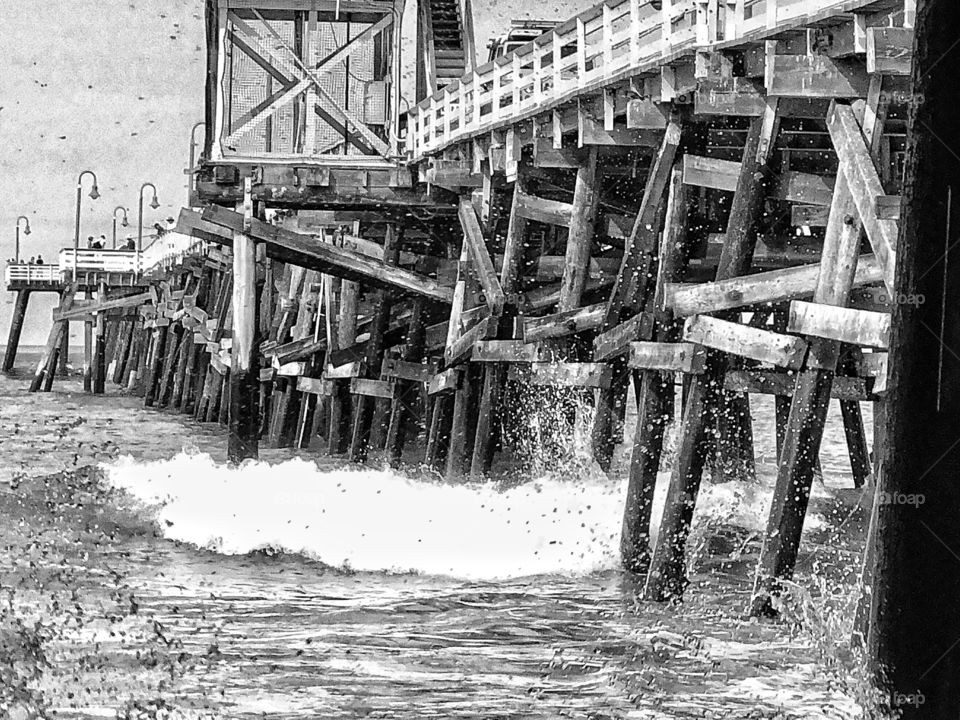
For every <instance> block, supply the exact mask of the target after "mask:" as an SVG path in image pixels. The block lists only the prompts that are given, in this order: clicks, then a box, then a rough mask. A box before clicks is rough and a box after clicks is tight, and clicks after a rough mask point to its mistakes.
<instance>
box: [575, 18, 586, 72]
mask: <svg viewBox="0 0 960 720" xmlns="http://www.w3.org/2000/svg"><path fill="white" fill-rule="evenodd" d="M586 75H587V29H586V26H585V25H584V23H583V20H581V19H580V18H577V87H583V85H584V83H586V81H587V78H586Z"/></svg>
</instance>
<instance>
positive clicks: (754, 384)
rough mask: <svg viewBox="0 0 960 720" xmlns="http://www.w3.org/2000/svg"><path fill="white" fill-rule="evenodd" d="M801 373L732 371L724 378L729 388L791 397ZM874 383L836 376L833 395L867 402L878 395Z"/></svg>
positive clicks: (838, 397) (861, 378)
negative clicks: (874, 392) (873, 387)
mask: <svg viewBox="0 0 960 720" xmlns="http://www.w3.org/2000/svg"><path fill="white" fill-rule="evenodd" d="M796 382H797V376H796V375H794V374H791V373H786V372H779V371H777V370H731V371H729V372H727V374H726V377H725V379H724V387H726V388H727V389H728V390H734V391H736V392H744V393H761V394H764V395H778V396H781V397H790V396H792V395H793V391H794V388H795V387H796ZM871 386H872V383H871V382H869V380H868V379H867V378H863V377H836V378H834V379H833V387H832V388H831V390H830V397H832V398H835V399H837V400H856V401H867V400H875V399H876V398H875V397H874V395H873V394H872V393H871V391H870V387H871Z"/></svg>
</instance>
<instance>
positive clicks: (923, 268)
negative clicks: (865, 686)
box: [870, 0, 960, 720]
mask: <svg viewBox="0 0 960 720" xmlns="http://www.w3.org/2000/svg"><path fill="white" fill-rule="evenodd" d="M915 32H916V36H915V40H914V59H913V83H914V84H913V104H912V107H911V112H910V120H909V129H908V135H907V154H906V171H905V174H906V182H905V187H904V189H903V198H902V205H901V210H900V218H901V220H900V223H901V224H900V236H899V243H898V248H897V267H896V285H895V287H896V294H897V296H899V297H905V298H910V297H916V298H922V300H923V302H922V303H913V304H911V303H894V306H893V324H892V336H891V340H890V357H889V372H890V377H889V381H888V387H889V389H888V396H887V404H888V406H887V422H886V442H885V444H884V447H883V451H882V453H881V458H882V463H881V468H880V472H879V475H880V487H879V493H878V500H879V502H880V507H879V513H878V516H877V521H878V525H877V533H876V542H875V544H874V550H875V553H876V576H875V581H874V587H873V593H872V598H873V607H872V618H873V624H872V628H871V634H870V646H871V648H872V649H873V650H874V657H875V658H876V660H877V661H878V662H879V667H880V669H881V670H882V671H883V673H884V678H885V685H886V688H887V689H888V690H889V692H890V693H891V696H890V700H891V702H890V704H891V705H892V706H895V708H896V709H897V710H899V711H900V712H901V713H902V715H901V717H902V718H904V719H905V720H914V719H918V718H922V719H923V720H948V719H949V720H955V718H957V717H958V715H960V643H958V642H957V640H958V638H960V608H958V605H957V597H958V595H960V561H958V559H957V555H958V554H960V522H958V521H957V518H958V517H960V483H958V482H957V479H958V477H960V442H958V425H957V417H958V416H960V355H958V353H960V316H958V315H957V313H956V311H955V310H954V308H955V307H956V303H957V301H958V298H960V296H958V291H960V246H958V245H957V241H956V238H957V229H958V228H960V160H958V154H960V144H958V142H957V133H956V130H957V128H958V127H960V103H958V102H957V98H958V97H960V55H958V54H957V49H956V41H957V38H958V37H960V4H958V3H956V2H954V0H920V2H918V4H917V20H916V31H915Z"/></svg>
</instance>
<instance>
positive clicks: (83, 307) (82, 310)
mask: <svg viewBox="0 0 960 720" xmlns="http://www.w3.org/2000/svg"><path fill="white" fill-rule="evenodd" d="M156 302H157V291H156V289H154V288H153V287H151V288H150V289H149V290H148V291H146V292H143V293H138V294H137V295H127V296H126V297H119V298H114V299H113V300H103V299H100V298H98V299H97V300H94V301H89V302H81V301H77V302H75V303H74V304H73V305H72V307H70V309H68V310H61V309H60V308H56V309H54V311H53V320H54V322H59V321H61V320H75V319H76V318H78V317H80V316H81V315H89V314H91V313H98V312H105V311H106V310H115V309H117V308H128V307H134V306H137V305H144V304H145V303H154V304H155V303H156Z"/></svg>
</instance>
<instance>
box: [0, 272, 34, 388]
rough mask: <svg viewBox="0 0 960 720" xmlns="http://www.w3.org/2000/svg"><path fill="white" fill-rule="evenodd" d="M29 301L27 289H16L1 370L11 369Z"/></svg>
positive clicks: (18, 345)
mask: <svg viewBox="0 0 960 720" xmlns="http://www.w3.org/2000/svg"><path fill="white" fill-rule="evenodd" d="M29 302H30V291H29V290H18V291H17V299H16V301H15V302H14V305H13V315H12V316H11V318H10V332H9V334H8V335H7V347H6V350H5V351H4V353H3V372H10V371H11V370H13V365H14V363H15V362H16V360H17V349H18V348H19V347H20V333H21V332H22V331H23V321H24V318H25V317H26V316H27V305H28V304H29Z"/></svg>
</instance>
